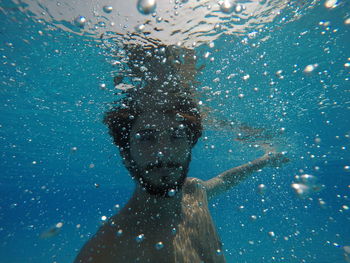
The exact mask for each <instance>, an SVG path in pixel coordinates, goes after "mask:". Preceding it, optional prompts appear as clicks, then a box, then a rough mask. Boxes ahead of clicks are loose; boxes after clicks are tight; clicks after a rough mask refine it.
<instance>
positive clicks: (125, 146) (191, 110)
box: [103, 95, 203, 153]
mask: <svg viewBox="0 0 350 263" xmlns="http://www.w3.org/2000/svg"><path fill="white" fill-rule="evenodd" d="M148 98H150V99H151V96H148ZM160 112H163V113H167V114H174V116H176V115H179V117H180V118H181V119H182V122H183V123H184V124H185V125H186V126H187V127H188V128H189V130H190V133H191V144H192V147H193V146H194V145H195V144H196V143H197V141H198V139H199V138H200V137H201V135H202V129H203V128H202V118H201V115H200V113H199V110H198V109H197V104H196V102H195V101H194V100H192V99H188V98H184V97H182V96H178V97H176V98H173V100H172V104H171V106H170V107H168V108H162V109H160ZM141 113H142V105H140V104H139V103H138V100H137V99H134V98H133V97H132V96H131V95H128V96H126V97H124V98H123V99H122V100H120V101H119V103H118V105H117V106H115V107H113V108H112V109H111V110H109V111H107V112H106V113H105V115H104V119H103V122H104V123H105V124H106V125H107V126H108V128H109V134H110V135H111V136H112V137H113V141H114V144H115V145H117V146H118V147H119V149H120V151H126V152H127V153H128V152H129V140H130V131H131V128H132V125H133V123H134V122H135V120H136V119H137V118H138V116H139V115H140V114H141Z"/></svg>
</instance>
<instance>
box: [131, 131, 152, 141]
mask: <svg viewBox="0 0 350 263" xmlns="http://www.w3.org/2000/svg"><path fill="white" fill-rule="evenodd" d="M135 138H136V139H137V140H139V141H154V140H155V139H156V131H154V130H142V131H139V132H138V133H136V134H135Z"/></svg>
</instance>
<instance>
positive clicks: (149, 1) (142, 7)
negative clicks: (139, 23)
mask: <svg viewBox="0 0 350 263" xmlns="http://www.w3.org/2000/svg"><path fill="white" fill-rule="evenodd" d="M156 7H157V3H156V0H138V2H137V10H139V12H140V13H141V14H144V15H148V14H151V13H153V12H154V11H155V10H156Z"/></svg>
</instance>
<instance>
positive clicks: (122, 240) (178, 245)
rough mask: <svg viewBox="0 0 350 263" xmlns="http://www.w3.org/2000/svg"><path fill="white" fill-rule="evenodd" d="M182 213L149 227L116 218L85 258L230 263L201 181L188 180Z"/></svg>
mask: <svg viewBox="0 0 350 263" xmlns="http://www.w3.org/2000/svg"><path fill="white" fill-rule="evenodd" d="M181 210H182V211H181V212H182V213H181V216H180V217H179V218H177V219H176V218H175V219H174V220H173V221H172V222H173V223H171V224H169V223H168V222H167V223H164V222H161V221H157V219H156V220H150V221H149V223H148V224H147V225H145V224H142V222H140V223H139V224H138V219H137V217H138V215H135V216H133V217H128V218H125V217H121V216H120V215H116V216H115V217H113V218H112V219H111V221H110V224H106V225H104V226H102V227H101V228H100V230H99V231H98V232H97V234H96V235H95V237H94V238H93V239H92V240H90V241H89V242H88V243H87V244H86V245H85V247H84V248H83V250H82V252H81V254H82V253H83V254H89V257H91V259H92V260H91V261H90V262H93V263H100V262H101V263H117V262H123V263H134V262H142V263H144V262H151V263H156V262H165V261H166V262H169V263H224V262H226V261H225V258H224V256H223V254H222V251H221V250H222V248H221V242H220V240H219V237H218V234H217V232H216V229H215V226H214V223H213V220H212V218H211V215H210V213H209V210H208V201H207V196H206V191H205V189H204V188H203V187H202V186H201V184H200V180H198V179H193V178H192V179H190V178H189V179H187V180H186V183H185V184H184V186H183V197H182V209H181ZM139 218H140V217H139ZM151 222H152V223H151ZM118 230H119V234H118ZM120 230H122V233H120ZM140 234H143V240H142V241H141V240H139V242H138V241H137V236H138V235H140ZM159 242H161V243H159ZM157 243H158V249H157V245H156V244H157ZM161 244H162V245H163V247H162V245H161ZM80 256H81V255H80ZM79 258H80V259H82V258H84V260H88V257H86V255H84V257H78V258H77V261H76V262H84V263H85V261H84V260H80V261H79V260H78V259H79ZM86 262H88V261H86Z"/></svg>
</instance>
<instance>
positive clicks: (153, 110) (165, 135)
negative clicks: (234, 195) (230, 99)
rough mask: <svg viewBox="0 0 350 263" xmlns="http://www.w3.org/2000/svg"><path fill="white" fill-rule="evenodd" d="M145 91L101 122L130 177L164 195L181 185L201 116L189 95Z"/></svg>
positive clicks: (127, 101) (199, 126) (156, 193)
mask: <svg viewBox="0 0 350 263" xmlns="http://www.w3.org/2000/svg"><path fill="white" fill-rule="evenodd" d="M146 90H147V89H144V90H143V89H141V92H140V91H139V92H131V93H130V94H129V95H128V96H127V97H125V98H124V99H123V100H122V101H121V102H120V103H119V105H118V106H116V107H114V108H113V109H112V110H110V111H109V112H107V113H106V115H105V118H104V123H106V124H107V125H108V127H109V133H110V134H111V136H112V137H113V139H114V143H115V144H116V145H117V146H118V147H119V150H120V152H121V155H122V157H123V160H124V163H125V165H126V167H127V168H128V169H129V171H130V173H131V175H132V176H133V177H134V178H135V179H137V181H138V182H139V183H140V184H141V185H142V186H143V187H144V188H145V189H146V190H147V191H148V192H149V193H151V194H155V195H160V196H166V195H167V193H168V191H169V190H171V189H174V190H178V189H180V188H181V186H182V185H183V183H184V180H185V178H186V175H187V172H188V166H189V163H190V160H191V149H192V147H193V146H194V145H195V144H196V142H197V140H198V138H199V137H200V136H201V133H202V124H201V116H200V114H199V110H198V109H197V104H196V102H195V101H194V99H193V97H191V96H189V94H186V93H185V94H181V95H180V94H176V95H174V94H171V93H167V92H163V91H159V90H158V91H155V92H145V91H146Z"/></svg>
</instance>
